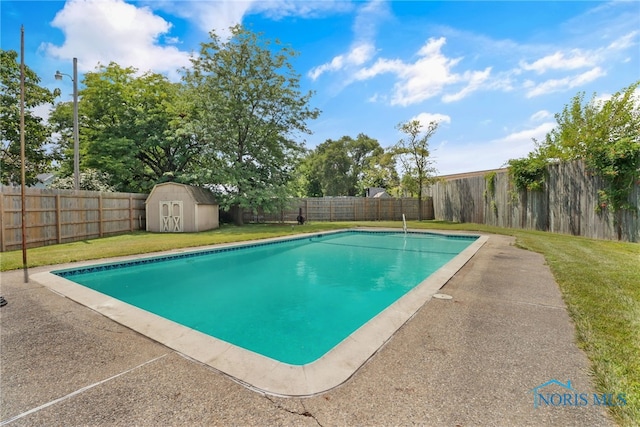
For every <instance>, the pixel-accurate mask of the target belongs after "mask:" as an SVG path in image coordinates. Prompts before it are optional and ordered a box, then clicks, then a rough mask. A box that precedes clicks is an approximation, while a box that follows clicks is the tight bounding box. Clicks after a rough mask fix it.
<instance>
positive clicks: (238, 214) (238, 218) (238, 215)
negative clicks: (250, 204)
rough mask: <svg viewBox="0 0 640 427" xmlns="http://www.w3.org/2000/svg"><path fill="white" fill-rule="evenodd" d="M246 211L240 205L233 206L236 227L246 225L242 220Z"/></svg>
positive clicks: (232, 213) (232, 214) (232, 212)
mask: <svg viewBox="0 0 640 427" xmlns="http://www.w3.org/2000/svg"><path fill="white" fill-rule="evenodd" d="M243 213H244V210H243V209H242V207H241V206H240V205H233V206H231V216H232V217H233V223H234V224H235V225H244V220H243V219H242V216H243Z"/></svg>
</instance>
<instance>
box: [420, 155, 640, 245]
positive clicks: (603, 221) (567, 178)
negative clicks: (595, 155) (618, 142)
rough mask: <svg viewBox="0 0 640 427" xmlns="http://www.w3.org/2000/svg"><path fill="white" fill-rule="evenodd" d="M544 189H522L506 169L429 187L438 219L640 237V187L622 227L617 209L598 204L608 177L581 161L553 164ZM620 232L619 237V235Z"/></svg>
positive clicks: (598, 235) (608, 236)
mask: <svg viewBox="0 0 640 427" xmlns="http://www.w3.org/2000/svg"><path fill="white" fill-rule="evenodd" d="M547 172H548V175H547V178H546V184H545V186H544V187H545V188H544V190H543V191H517V190H516V189H515V188H514V187H513V185H512V183H511V182H510V179H509V173H508V171H507V170H503V171H498V172H496V173H495V175H494V177H493V180H492V181H493V184H489V181H491V179H488V178H489V177H490V175H486V176H481V175H480V176H471V177H465V178H459V179H451V180H445V181H441V182H438V183H436V184H435V185H433V186H432V187H430V188H429V189H428V191H427V193H428V194H429V195H430V196H431V197H433V208H434V213H435V217H436V218H437V219H442V220H447V221H456V222H474V223H479V224H488V225H496V226H499V227H513V228H522V229H530V230H543V231H551V232H554V233H565V234H573V235H576V236H585V237H591V238H598V239H610V240H617V239H618V238H620V239H621V240H626V241H630V242H638V241H640V226H639V225H640V222H639V221H638V216H639V214H640V211H638V209H637V207H638V206H639V205H640V186H638V185H637V184H636V185H635V187H634V189H633V191H632V192H631V194H630V196H629V202H630V203H631V205H633V206H636V210H635V211H628V210H625V211H622V212H621V213H620V214H621V215H620V230H618V228H617V227H616V224H615V223H614V214H613V213H611V212H610V211H609V210H608V209H604V210H600V209H598V203H599V199H598V190H599V189H601V188H603V187H604V182H603V180H602V179H601V178H599V177H597V176H592V175H591V174H590V173H589V172H588V171H587V170H586V168H585V166H584V164H583V163H582V162H573V163H558V164H554V165H550V166H549V167H548V170H547ZM618 231H620V232H621V233H620V236H618Z"/></svg>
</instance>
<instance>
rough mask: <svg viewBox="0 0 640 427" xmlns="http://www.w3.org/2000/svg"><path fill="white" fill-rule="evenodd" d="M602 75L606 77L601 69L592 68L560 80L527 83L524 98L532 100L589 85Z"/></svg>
mask: <svg viewBox="0 0 640 427" xmlns="http://www.w3.org/2000/svg"><path fill="white" fill-rule="evenodd" d="M604 75H606V72H605V71H604V70H603V69H602V68H600V67H594V68H592V69H591V70H589V71H585V72H584V73H581V74H576V75H574V76H567V77H564V78H561V79H550V80H547V81H544V82H542V83H538V84H535V83H533V82H531V81H527V82H525V87H526V88H528V89H529V90H528V91H527V94H526V96H527V98H533V97H535V96H540V95H544V94H547V93H553V92H562V91H566V90H569V89H573V88H575V87H578V86H582V85H584V84H587V83H590V82H592V81H594V80H596V79H598V78H600V77H602V76H604Z"/></svg>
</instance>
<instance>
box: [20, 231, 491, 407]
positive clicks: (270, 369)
mask: <svg viewBox="0 0 640 427" xmlns="http://www.w3.org/2000/svg"><path fill="white" fill-rule="evenodd" d="M348 230H376V231H398V230H397V229H383V228H357V229H344V230H331V231H329V232H325V234H328V233H335V232H340V231H348ZM411 231H415V232H424V231H423V230H418V229H416V230H411ZM428 232H429V233H432V234H442V235H468V236H478V238H477V239H476V240H475V241H473V242H472V243H471V244H470V245H469V246H468V247H467V248H465V249H464V250H463V251H462V252H460V254H458V255H457V256H456V257H454V258H453V259H452V260H451V261H449V262H448V263H447V264H445V265H444V266H442V267H441V268H439V269H438V270H436V271H435V272H434V273H432V274H431V275H430V276H429V277H428V278H426V279H425V280H424V281H422V282H421V283H420V284H418V285H417V286H416V287H414V288H413V289H412V290H411V291H409V292H407V293H406V294H405V295H403V296H402V297H401V298H399V299H398V300H397V301H396V302H394V303H393V304H391V305H390V306H389V307H387V308H386V309H385V310H383V311H382V312H380V313H379V314H378V315H376V316H375V317H373V318H372V319H370V320H369V321H368V322H367V323H365V324H364V325H362V326H361V327H360V328H358V329H357V330H356V331H355V332H353V333H352V334H351V335H349V336H348V337H346V338H345V339H344V340H343V341H342V342H341V343H339V344H338V345H337V346H336V347H334V348H333V349H332V350H330V351H329V352H328V353H326V354H325V355H324V356H322V357H321V358H320V359H318V360H316V361H314V362H312V363H309V364H306V365H302V366H298V365H290V364H286V363H282V362H278V361H276V360H274V359H271V358H268V357H265V356H262V355H259V354H257V353H254V352H251V351H249V350H245V349H243V348H240V347H237V346H235V345H233V344H230V343H227V342H225V341H222V340H219V339H217V338H214V337H211V336H209V335H206V334H203V333H201V332H199V331H196V330H194V329H191V328H188V327H186V326H183V325H179V324H178V323H175V322H173V321H171V320H168V319H165V318H162V317H160V316H158V315H155V314H153V313H150V312H147V311H145V310H142V309H139V308H137V307H134V306H132V305H130V304H127V303H125V302H122V301H119V300H117V299H115V298H113V297H110V296H108V295H104V294H102V293H99V292H97V291H94V290H92V289H89V288H87V287H84V286H82V285H79V284H76V283H74V282H72V281H70V280H68V279H65V278H63V277H60V276H57V275H55V274H53V273H51V271H56V270H60V268H59V266H58V268H55V266H52V268H51V270H49V271H46V272H42V273H36V274H34V275H32V279H33V280H34V281H36V282H38V283H40V284H41V285H43V286H45V287H46V288H48V289H50V290H52V291H54V292H56V293H58V294H60V295H62V296H64V297H67V298H69V299H71V300H73V301H76V302H78V303H80V304H82V305H84V306H86V307H88V308H90V309H92V310H94V311H96V312H98V313H100V314H102V315H104V316H106V317H108V318H110V319H112V320H114V321H115V322H118V323H120V324H122V325H124V326H126V327H128V328H130V329H133V330H134V331H137V332H139V333H141V334H143V335H145V336H147V337H149V338H151V339H153V340H155V341H157V342H159V343H161V344H163V345H166V346H167V347H169V348H171V349H173V350H175V351H177V352H179V353H181V354H183V355H186V356H187V357H189V358H191V359H193V360H196V361H198V362H200V363H203V364H205V365H208V366H210V367H212V368H214V369H216V370H217V371H220V372H221V373H223V374H225V375H227V376H228V377H230V378H231V379H233V380H235V381H237V382H239V383H241V384H243V385H245V386H247V387H248V388H251V389H253V390H256V391H259V392H263V393H267V394H271V395H276V396H287V397H293V396H296V397H303V396H305V397H306V396H314V395H317V394H321V393H323V392H326V391H328V390H331V389H333V388H335V387H337V386H339V385H341V384H343V383H344V382H345V381H347V380H348V379H349V378H351V377H352V376H353V375H354V374H355V373H356V372H357V371H358V369H359V368H360V367H362V366H363V365H364V364H365V363H366V362H367V361H368V360H369V359H370V358H371V357H373V356H374V355H375V354H376V353H377V352H378V351H380V349H381V348H383V347H384V345H385V343H386V342H388V341H389V340H391V339H392V337H393V336H394V335H395V333H396V332H397V331H398V330H399V329H400V327H401V326H402V325H403V324H405V323H406V322H407V321H409V320H410V319H411V318H412V317H413V316H414V315H415V314H416V313H417V312H418V310H419V309H420V308H421V307H422V306H424V305H425V304H426V303H427V302H428V301H429V300H430V299H431V298H432V296H433V295H434V294H436V293H437V292H438V291H439V290H440V289H441V288H442V287H443V286H444V285H445V284H446V283H447V282H448V281H449V280H450V279H451V277H452V276H453V275H454V274H455V273H456V272H457V271H459V270H460V269H461V268H462V267H463V266H464V265H465V264H466V263H467V262H468V261H469V260H470V259H471V258H472V257H473V255H475V253H476V252H477V251H478V250H479V249H480V248H481V247H482V246H483V245H484V243H486V241H487V240H488V239H489V236H487V235H480V234H474V233H447V232H434V231H432V230H429V231H428ZM317 234H323V233H317ZM292 237H297V235H296V236H285V237H276V238H271V239H263V240H256V241H252V242H253V243H257V242H267V241H277V240H283V239H291V238H292ZM246 244H251V242H236V243H235V244H234V243H229V244H225V245H246ZM211 247H220V245H215V246H211ZM202 249H203V248H190V249H189V250H190V251H198V250H202ZM182 252H185V251H184V250H181V251H173V252H171V253H176V254H178V253H182ZM150 255H151V254H145V255H144V256H145V257H148V256H150ZM136 257H137V258H140V257H142V256H141V255H138V256H132V257H126V258H128V259H136ZM119 260H121V259H119ZM119 260H117V261H119ZM117 261H116V262H117ZM93 263H96V261H95V260H94V261H93ZM75 264H85V265H86V264H88V263H87V262H83V263H74V265H75Z"/></svg>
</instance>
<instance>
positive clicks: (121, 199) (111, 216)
mask: <svg viewBox="0 0 640 427" xmlns="http://www.w3.org/2000/svg"><path fill="white" fill-rule="evenodd" d="M146 198H147V195H146V194H134V193H100V192H94V191H74V190H48V189H37V188H27V189H26V193H25V199H26V200H25V207H26V211H27V218H26V228H27V247H29V248H32V247H38V246H45V245H51V244H57V243H66V242H74V241H78V240H85V239H90V238H95V237H101V236H104V235H110V234H116V233H123V232H130V231H133V230H136V229H144V228H145V227H144V226H143V224H142V223H143V221H142V218H144V217H145V207H144V202H145V200H146ZM21 205H22V203H21V197H20V188H16V187H6V186H0V206H2V209H0V225H1V230H0V233H1V236H2V251H7V250H16V249H19V248H20V247H21V246H22V233H21V227H22V218H21V215H20V212H21V208H22V206H21ZM136 218H138V219H139V220H138V221H136Z"/></svg>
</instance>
